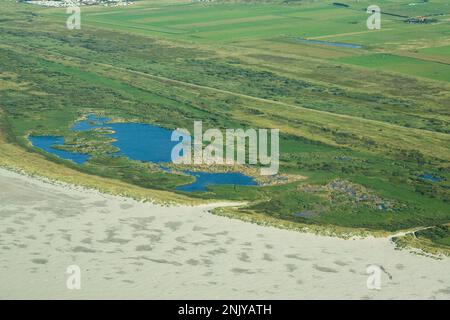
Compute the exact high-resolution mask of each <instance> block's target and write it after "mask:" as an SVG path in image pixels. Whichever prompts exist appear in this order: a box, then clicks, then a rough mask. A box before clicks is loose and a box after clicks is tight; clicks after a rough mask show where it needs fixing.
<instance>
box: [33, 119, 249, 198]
mask: <svg viewBox="0 0 450 320" xmlns="http://www.w3.org/2000/svg"><path fill="white" fill-rule="evenodd" d="M108 121H109V119H108V118H99V117H95V116H94V115H89V116H88V117H87V119H86V120H82V121H79V122H77V123H75V124H74V126H73V127H72V130H74V131H87V130H92V129H95V128H108V129H112V130H113V131H114V133H112V134H108V136H110V137H112V138H114V139H115V140H116V141H114V142H113V145H114V146H115V147H117V148H118V149H119V150H120V151H118V152H117V153H116V154H114V156H125V157H127V158H129V159H131V160H136V161H145V162H154V163H164V162H171V161H172V160H171V153H172V148H173V147H174V146H175V145H176V144H177V143H178V142H176V141H175V142H173V141H171V136H172V131H171V130H168V129H165V128H161V127H158V126H154V125H149V124H143V123H108ZM29 139H30V141H31V143H32V144H33V146H35V147H38V148H41V149H42V150H44V151H46V152H49V153H52V154H55V155H57V156H59V157H60V158H63V159H66V160H72V161H73V162H75V163H78V164H83V163H84V162H86V161H88V160H89V156H88V155H84V154H79V153H71V152H67V151H61V150H57V149H54V148H52V146H55V145H62V144H64V138H63V137H52V136H41V137H37V136H30V137H29ZM163 169H164V168H163ZM185 173H186V174H189V175H192V176H195V178H196V180H195V181H194V182H193V183H192V184H188V185H183V186H179V187H178V188H177V190H180V191H187V192H192V191H206V186H208V185H245V186H254V185H256V182H255V181H254V180H253V179H252V178H251V177H249V176H246V175H244V174H241V173H237V172H227V173H210V172H190V171H186V172H185Z"/></svg>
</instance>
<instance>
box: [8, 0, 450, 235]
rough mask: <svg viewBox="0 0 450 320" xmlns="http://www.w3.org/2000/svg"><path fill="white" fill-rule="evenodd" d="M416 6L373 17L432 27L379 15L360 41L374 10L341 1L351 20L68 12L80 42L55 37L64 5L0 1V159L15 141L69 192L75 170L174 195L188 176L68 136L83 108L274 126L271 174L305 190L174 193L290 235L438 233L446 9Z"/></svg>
mask: <svg viewBox="0 0 450 320" xmlns="http://www.w3.org/2000/svg"><path fill="white" fill-rule="evenodd" d="M417 2H418V3H419V2H420V4H417V5H409V4H410V3H411V2H410V1H400V0H399V1H394V0H390V1H388V0H385V1H378V5H379V6H380V7H381V8H382V11H383V12H388V13H394V14H398V15H406V16H408V17H416V16H430V17H433V18H434V19H436V21H435V22H433V23H430V24H408V23H405V22H404V19H403V18H399V17H395V16H389V15H384V14H383V15H382V29H381V30H367V27H366V19H367V17H368V14H367V13H366V12H365V11H364V10H363V9H364V8H365V7H366V6H367V5H368V4H372V3H371V2H369V1H363V0H361V1H359V2H355V1H343V3H346V4H348V5H350V7H349V8H341V7H336V6H334V5H333V4H332V1H316V2H310V1H296V2H289V3H284V2H282V1H265V2H263V3H262V2H258V1H256V0H255V1H250V2H238V3H235V2H233V3H230V2H227V1H220V2H218V3H191V2H189V1H139V2H137V3H136V4H135V5H132V6H128V7H118V8H114V7H113V8H109V7H108V8H106V7H97V6H92V7H82V28H81V30H73V31H69V30H67V29H66V28H65V20H66V18H67V14H65V10H64V9H61V8H44V7H40V6H36V5H29V4H24V3H14V2H10V1H0V5H1V6H2V11H1V13H0V94H1V100H0V108H1V110H2V111H3V112H2V113H1V114H2V115H3V116H4V119H3V123H4V125H3V126H2V131H3V132H2V135H4V136H5V137H6V138H5V139H6V140H5V142H4V143H3V147H0V151H1V148H5V150H6V146H7V145H14V146H16V147H20V148H22V150H25V151H26V152H27V153H29V155H30V157H33V156H36V157H41V156H45V157H46V158H47V160H48V161H51V162H52V163H53V164H57V165H58V166H64V167H69V168H72V169H74V170H75V171H74V172H79V173H80V177H81V176H82V177H83V178H80V179H79V180H83V179H85V174H88V175H92V176H100V177H103V178H105V179H110V180H111V181H122V182H127V183H130V184H132V185H135V186H137V187H140V188H145V189H160V190H162V191H167V192H174V188H175V187H176V186H177V185H180V184H183V183H186V179H188V178H187V177H186V176H180V175H176V174H169V173H166V172H162V171H160V170H158V169H157V168H155V167H154V166H152V165H151V164H150V165H149V164H142V163H139V162H136V161H131V160H129V159H125V158H120V159H117V158H116V159H113V158H111V157H108V156H106V154H107V153H108V152H109V151H111V145H110V141H108V140H107V139H103V138H102V136H99V135H98V134H94V133H93V134H84V135H82V134H80V133H74V132H72V131H70V129H69V128H70V125H71V124H72V123H73V122H74V121H75V120H76V119H78V118H79V117H81V116H83V115H86V114H87V113H90V112H93V113H96V114H100V115H106V116H109V117H112V118H118V119H125V120H128V121H139V122H144V123H152V124H157V125H160V126H163V127H166V128H176V127H188V128H190V127H191V126H192V124H193V121H194V120H203V122H204V124H205V126H206V127H220V128H239V127H253V128H280V130H281V159H280V160H281V173H282V174H285V175H296V176H304V177H306V178H305V179H303V180H298V181H295V182H291V183H288V184H284V185H272V186H259V187H235V188H233V187H230V186H220V187H219V186H215V187H211V188H210V189H209V191H208V192H206V193H194V194H189V195H187V196H189V197H191V198H195V199H208V200H210V199H225V200H243V201H248V202H249V205H248V206H247V207H245V208H241V209H239V214H241V215H252V214H258V217H259V219H263V218H261V217H267V218H270V219H272V218H275V219H278V220H279V221H288V222H293V223H299V224H315V225H324V226H339V227H346V228H348V227H350V228H362V229H370V230H388V231H395V230H399V229H406V228H412V227H421V226H431V225H438V224H444V223H448V222H449V221H450V204H449V201H450V183H449V179H450V170H449V168H450V166H449V161H450V148H449V146H450V125H449V124H450V111H449V105H450V90H449V89H450V83H449V82H450V76H449V75H450V72H449V71H450V67H449V66H450V51H449V48H450V23H449V19H450V6H449V4H448V1H446V0H430V1H428V2H427V3H422V1H417ZM305 39H309V40H319V41H328V42H339V43H347V44H357V45H360V46H361V48H347V47H336V46H332V45H327V44H320V43H312V42H309V43H308V42H305V41H304V40H305ZM28 134H42V135H43V134H51V135H63V136H64V137H65V138H66V141H67V142H68V145H67V148H69V149H70V148H74V149H76V150H78V151H80V150H89V153H90V154H91V155H92V156H93V160H92V161H89V162H88V164H86V165H82V166H75V165H73V164H70V163H68V162H67V161H63V160H60V159H57V158H55V157H53V156H51V155H48V154H45V153H43V152H41V151H39V150H37V149H35V148H32V147H31V146H30V144H29V143H28V142H27V139H26V136H27V135H28ZM2 154H3V157H6V151H4V152H3V153H2V152H0V158H1V157H2ZM26 159H27V161H30V160H29V158H28V157H27V158H26ZM21 161H22V160H21V159H20V158H18V159H17V163H16V165H17V166H18V167H24V166H26V164H24V163H21ZM22 162H23V161H22ZM0 163H1V162H0ZM8 163H9V162H8ZM39 163H41V162H39ZM39 166H41V167H43V165H39ZM39 166H38V167H39ZM117 168H120V169H117ZM33 170H38V171H39V169H36V168H35V167H34V169H33ZM42 170H43V171H45V170H44V169H42ZM424 173H429V174H432V175H434V176H437V177H440V178H442V180H441V181H439V182H431V181H427V180H424V179H421V178H420V176H421V175H422V174H424ZM73 174H76V173H73ZM349 190H350V192H349ZM180 197H182V196H181V195H180ZM380 203H383V206H382V207H381V208H380ZM304 212H308V213H312V214H308V215H307V216H302V213H304Z"/></svg>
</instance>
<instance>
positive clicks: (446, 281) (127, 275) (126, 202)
mask: <svg viewBox="0 0 450 320" xmlns="http://www.w3.org/2000/svg"><path fill="white" fill-rule="evenodd" d="M212 207H213V205H208V206H200V207H184V206H180V207H163V206H158V205H154V204H150V203H141V202H137V201H134V200H131V199H126V198H121V197H116V196H110V195H104V194H101V193H99V192H96V191H90V190H83V189H81V188H77V187H70V186H65V185H53V184H49V183H46V182H42V181H40V180H37V179H34V178H30V177H26V176H22V175H19V174H17V173H13V172H10V171H6V170H3V169H0V299H19V298H32V299H260V298H261V299H305V298H308V299H322V298H325V299H332V298H333V299H400V298H404V299H416V298H424V299H449V298H450V273H449V270H450V259H448V258H446V259H443V260H436V259H432V258H429V257H424V256H420V255H416V254H412V253H410V252H408V251H405V250H401V251H400V250H395V248H394V245H393V244H392V243H390V241H389V239H387V238H377V239H374V238H366V239H357V240H344V239H338V238H332V237H324V236H317V235H312V234H304V233H299V232H294V231H287V230H280V229H276V228H270V227H262V226H258V225H254V224H250V223H244V222H242V221H238V220H231V219H228V218H224V217H219V216H214V215H212V214H210V213H209V210H210V209H211V208H212ZM373 264H375V265H379V266H382V268H383V269H384V270H385V272H383V274H382V278H381V289H380V290H369V289H368V288H367V286H366V280H367V277H368V275H367V274H366V268H367V266H369V265H373ZM69 265H77V266H79V267H80V269H81V289H80V290H69V289H68V288H67V287H66V280H67V277H68V275H67V274H66V269H67V267H68V266H69Z"/></svg>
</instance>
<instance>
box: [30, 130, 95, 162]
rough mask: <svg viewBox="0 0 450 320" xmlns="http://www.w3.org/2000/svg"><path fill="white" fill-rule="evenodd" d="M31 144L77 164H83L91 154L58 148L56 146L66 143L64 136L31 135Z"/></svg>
mask: <svg viewBox="0 0 450 320" xmlns="http://www.w3.org/2000/svg"><path fill="white" fill-rule="evenodd" d="M28 139H29V140H30V142H31V144H32V145H33V146H35V147H36V148H39V149H42V150H44V151H45V152H48V153H52V154H54V155H56V156H58V157H60V158H62V159H65V160H70V161H73V162H75V163H77V164H83V163H85V162H86V161H88V160H89V155H87V154H82V153H76V152H69V151H64V150H58V149H55V148H53V147H54V146H62V145H63V144H64V137H55V136H29V137H28Z"/></svg>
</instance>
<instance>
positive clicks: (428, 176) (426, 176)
mask: <svg viewBox="0 0 450 320" xmlns="http://www.w3.org/2000/svg"><path fill="white" fill-rule="evenodd" d="M419 178H421V179H423V180H428V181H431V182H441V181H442V178H439V177H435V176H433V175H432V174H429V173H424V174H423V175H421V176H419Z"/></svg>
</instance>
